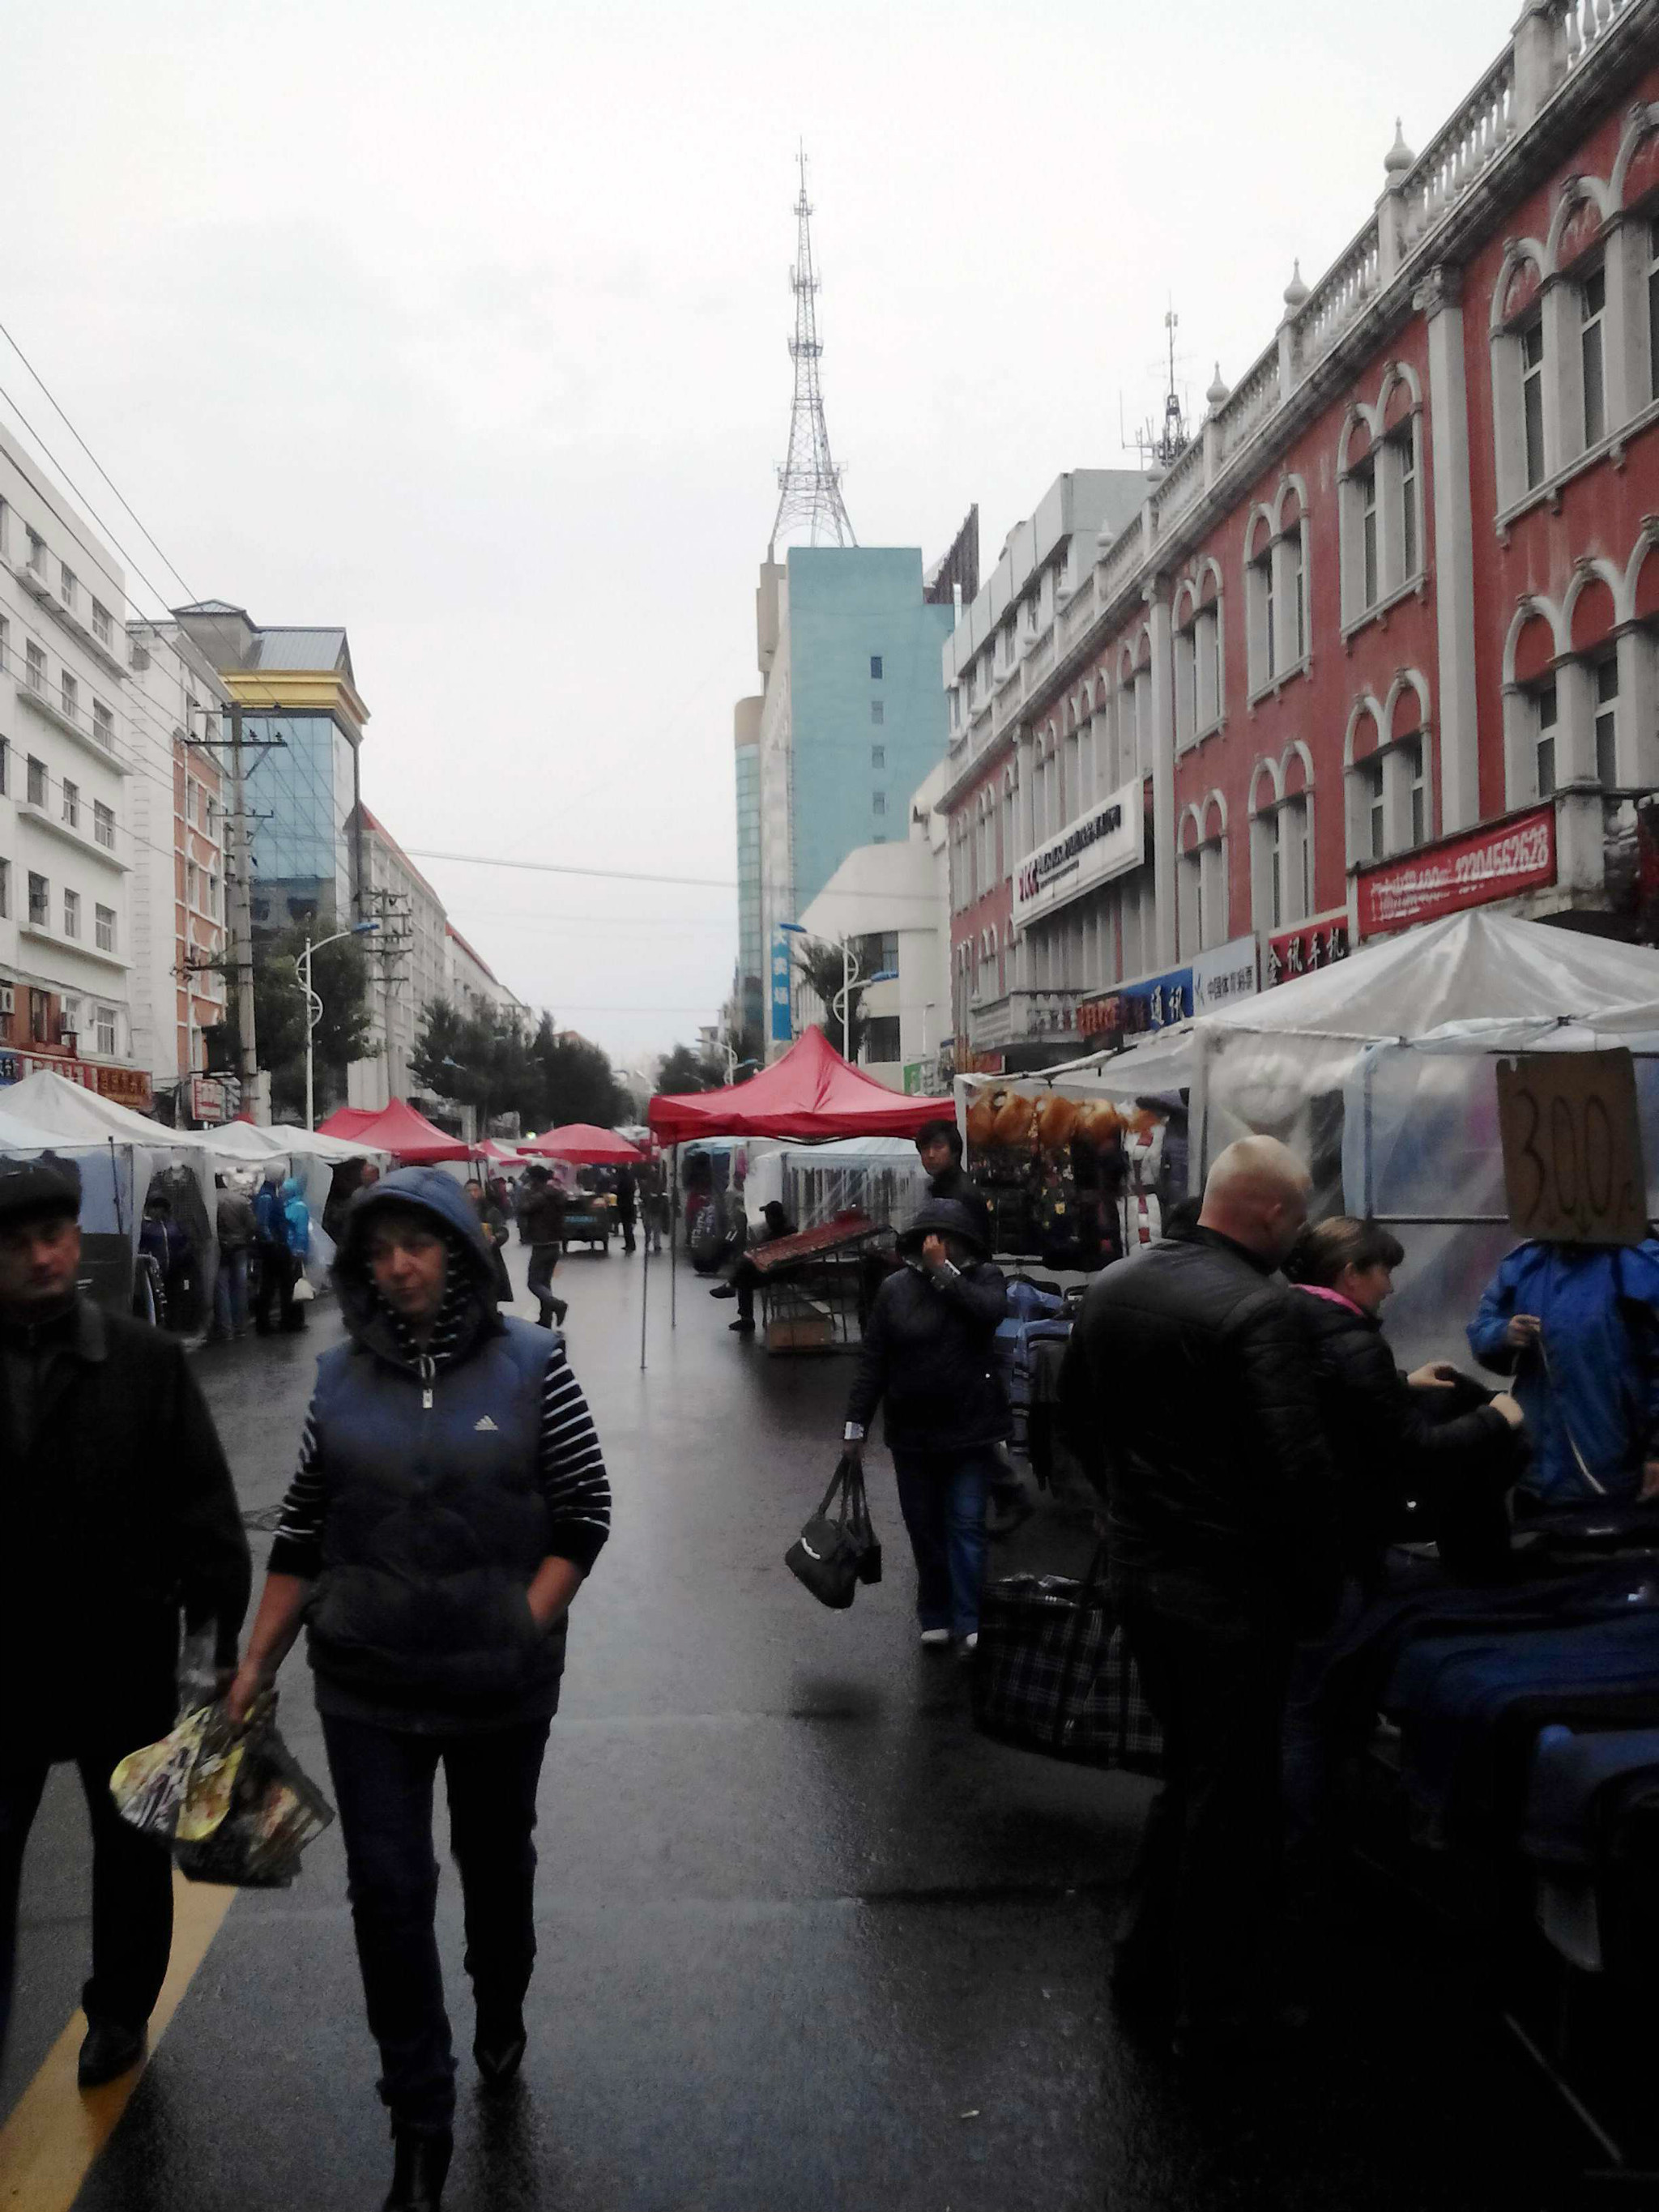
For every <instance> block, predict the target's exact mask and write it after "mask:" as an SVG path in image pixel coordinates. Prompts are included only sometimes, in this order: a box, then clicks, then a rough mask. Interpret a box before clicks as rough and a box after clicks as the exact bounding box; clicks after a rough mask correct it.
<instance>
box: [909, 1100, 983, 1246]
mask: <svg viewBox="0 0 1659 2212" xmlns="http://www.w3.org/2000/svg"><path fill="white" fill-rule="evenodd" d="M916 1152H917V1155H918V1157H919V1158H920V1159H921V1164H922V1165H923V1167H925V1168H926V1169H927V1176H928V1183H927V1195H928V1197H929V1198H948V1199H951V1200H953V1201H954V1202H955V1203H956V1204H957V1206H966V1207H967V1209H968V1211H969V1213H971V1214H972V1215H973V1217H974V1227H975V1232H976V1234H977V1236H978V1237H979V1241H980V1243H981V1245H983V1247H984V1248H985V1256H986V1258H987V1259H989V1257H990V1256H991V1254H992V1253H993V1252H994V1250H995V1249H996V1233H995V1227H994V1223H993V1221H992V1218H991V1201H990V1200H989V1199H988V1198H987V1197H986V1195H985V1193H984V1192H983V1191H982V1190H981V1188H980V1187H979V1185H978V1184H977V1183H976V1182H974V1181H973V1180H972V1178H971V1177H970V1176H969V1174H968V1171H967V1170H966V1169H965V1168H964V1167H963V1164H962V1132H961V1130H960V1129H958V1128H957V1125H956V1123H955V1122H954V1121H945V1120H944V1119H943V1118H941V1119H939V1121H924V1122H923V1123H922V1126H921V1128H920V1129H918V1130H917V1132H916Z"/></svg>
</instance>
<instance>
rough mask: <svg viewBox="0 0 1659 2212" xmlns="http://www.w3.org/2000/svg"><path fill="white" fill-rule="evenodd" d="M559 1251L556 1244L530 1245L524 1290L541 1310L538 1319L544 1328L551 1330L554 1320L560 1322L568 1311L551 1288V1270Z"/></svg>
mask: <svg viewBox="0 0 1659 2212" xmlns="http://www.w3.org/2000/svg"><path fill="white" fill-rule="evenodd" d="M559 1249H560V1248H559V1247H558V1246H557V1245H556V1244H532V1246H531V1248H530V1267H529V1269H528V1271H527V1273H526V1277H525V1288H526V1290H527V1291H529V1293H530V1295H531V1297H532V1298H534V1299H535V1300H536V1301H537V1303H538V1305H539V1306H540V1308H541V1311H540V1313H539V1315H538V1320H539V1322H540V1323H541V1326H542V1327H543V1328H552V1326H553V1323H554V1322H555V1321H556V1320H557V1321H560V1322H562V1321H563V1319H564V1317H565V1316H566V1314H567V1313H568V1311H569V1308H568V1306H567V1305H566V1304H565V1302H564V1300H563V1299H562V1297H558V1296H557V1295H556V1292H555V1291H554V1288H553V1270H554V1269H555V1268H556V1267H557V1266H558V1264H559Z"/></svg>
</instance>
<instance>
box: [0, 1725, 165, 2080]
mask: <svg viewBox="0 0 1659 2212" xmlns="http://www.w3.org/2000/svg"><path fill="white" fill-rule="evenodd" d="M166 1730H167V1722H166V1721H165V1720H164V1721H163V1722H162V1723H161V1727H160V1728H159V1729H151V1730H150V1732H149V1735H148V1736H146V1735H143V1734H142V1733H140V1734H139V1735H131V1734H128V1735H123V1736H121V1737H120V1739H119V1740H118V1741H117V1740H116V1739H115V1738H113V1737H111V1738H107V1739H106V1740H104V1741H97V1742H88V1744H87V1745H86V1746H85V1747H83V1748H82V1750H81V1751H80V1752H79V1753H78V1754H77V1756H76V1765H77V1766H78V1767H79V1769H80V1772H81V1787H82V1790H84V1791H85V1793H86V1799H87V1810H88V1814H90V1815H91V1819H92V1977H91V1978H90V1980H89V1981H88V1983H87V1984H86V1985H85V1987H84V1988H83V1989H82V1993H81V2003H82V2008H83V2009H84V2011H85V2013H86V2015H87V2018H88V2020H89V2021H112V2022H113V2023H115V2024H116V2025H117V2026H118V2027H127V2028H138V2027H143V2024H144V2022H145V2021H147V2020H148V2019H149V2016H150V2015H151V2013H152V2012H154V2010H155V2000H156V1998H157V1997H158V1996H160V1995H161V1984H162V1981H163V1979H164V1978H166V1974H167V1954H168V1953H169V1952H170V1951H171V1950H172V1948H173V1861H172V1858H171V1857H170V1855H169V1853H168V1851H167V1845H166V1844H162V1843H158V1842H157V1841H156V1840H155V1838H154V1837H152V1836H141V1835H140V1834H139V1832H138V1831H137V1829H136V1828H130V1827H129V1826H127V1824H126V1822H125V1820H122V1818H121V1817H120V1815H119V1814H118V1813H117V1811H116V1809H115V1807H114V1805H113V1803H112V1801H111V1798H110V1794H109V1778H110V1776H111V1774H112V1772H113V1771H114V1770H115V1767H116V1765H117V1764H118V1762H119V1761H120V1760H121V1759H124V1758H125V1756H126V1754H127V1753H128V1752H130V1751H131V1750H132V1749H134V1748H135V1747H136V1745H137V1744H138V1743H141V1742H146V1741H152V1740H153V1739H154V1738H155V1737H156V1736H158V1735H164V1734H165V1733H166ZM52 1764H53V1762H52V1759H50V1758H49V1757H48V1756H47V1755H46V1753H45V1752H40V1753H32V1752H28V1751H23V1750H17V1749H7V1750H5V1751H3V1752H0V2049H3V2048H4V2045H5V2040H6V2027H7V2023H8V2021H9V2019H10V2016H11V1990H12V1978H13V1974H14V1972H15V1961H16V1954H17V1898H18V1889H19V1885H20V1882H21V1876H22V1871H23V1847H24V1845H25V1844H27V1841H28V1836H29V1830H30V1828H31V1827H32V1826H33V1824H34V1816H35V1814H36V1812H37V1811H38V1810H39V1809H40V1793H41V1791H42V1790H44V1789H45V1788H46V1775H47V1772H48V1770H49V1769H50V1768H51V1766H52Z"/></svg>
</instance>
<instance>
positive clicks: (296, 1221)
mask: <svg viewBox="0 0 1659 2212" xmlns="http://www.w3.org/2000/svg"><path fill="white" fill-rule="evenodd" d="M253 1226H254V1231H255V1234H256V1235H257V1237H258V1249H259V1287H258V1291H257V1292H256V1294H255V1296H254V1300H253V1327H254V1330H255V1333H256V1334H258V1335H260V1336H269V1335H270V1301H271V1298H272V1297H273V1296H274V1297H276V1298H277V1299H278V1300H279V1302H280V1303H279V1311H280V1316H281V1322H282V1326H283V1328H285V1329H288V1330H289V1331H295V1330H299V1329H302V1328H304V1327H305V1325H306V1310H305V1308H304V1306H303V1305H295V1303H294V1286H295V1284H296V1283H297V1282H298V1281H299V1279H300V1277H301V1274H302V1273H304V1270H305V1259H306V1254H307V1252H308V1251H309V1250H310V1249H311V1209H310V1207H309V1206H307V1204H306V1202H305V1200H304V1199H302V1198H301V1195H300V1186H299V1184H298V1183H297V1182H295V1180H294V1178H293V1176H284V1175H283V1170H282V1167H281V1165H280V1164H273V1165H272V1166H270V1167H268V1168H267V1169H266V1170H265V1179H264V1182H262V1183H261V1184H260V1186H259V1191H258V1196H257V1197H256V1198H255V1200H254V1201H253Z"/></svg>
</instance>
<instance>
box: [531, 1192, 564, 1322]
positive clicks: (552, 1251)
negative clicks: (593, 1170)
mask: <svg viewBox="0 0 1659 2212" xmlns="http://www.w3.org/2000/svg"><path fill="white" fill-rule="evenodd" d="M525 1183H526V1198H525V1205H524V1212H523V1215H522V1216H521V1220H522V1223H523V1227H524V1232H525V1238H526V1243H528V1244H529V1246H530V1273H529V1278H528V1284H527V1287H528V1289H529V1291H530V1295H531V1297H532V1298H534V1299H535V1300H536V1302H537V1304H538V1307H539V1309H540V1311H539V1313H538V1321H539V1322H540V1325H541V1327H542V1328H563V1327H564V1317H565V1316H566V1314H568V1312H569V1310H570V1309H569V1307H568V1305H567V1304H565V1302H564V1300H563V1299H562V1297H559V1296H558V1294H557V1292H556V1291H555V1290H554V1288H553V1271H554V1269H555V1268H556V1267H557V1266H558V1264H559V1261H560V1260H561V1258H562V1256H563V1253H564V1193H563V1192H562V1190H561V1189H560V1188H559V1187H558V1185H557V1184H556V1182H553V1181H552V1179H551V1178H550V1176H549V1174H548V1172H547V1170H546V1169H545V1168H544V1167H540V1166H537V1167H532V1168H531V1169H529V1170H526V1175H525Z"/></svg>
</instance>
